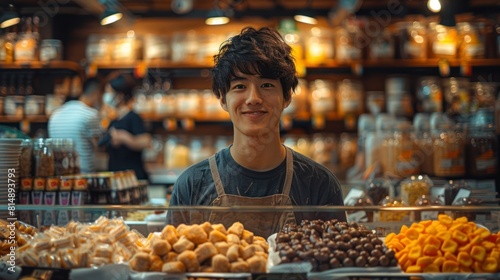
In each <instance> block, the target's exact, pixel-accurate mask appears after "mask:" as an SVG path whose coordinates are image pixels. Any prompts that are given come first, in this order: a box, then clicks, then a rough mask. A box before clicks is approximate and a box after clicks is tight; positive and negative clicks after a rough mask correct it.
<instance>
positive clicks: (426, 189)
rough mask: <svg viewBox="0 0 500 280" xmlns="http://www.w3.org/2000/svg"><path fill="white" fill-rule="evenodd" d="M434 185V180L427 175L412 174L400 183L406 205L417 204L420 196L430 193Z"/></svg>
mask: <svg viewBox="0 0 500 280" xmlns="http://www.w3.org/2000/svg"><path fill="white" fill-rule="evenodd" d="M432 186H433V183H432V180H431V179H430V178H429V176H427V175H416V176H410V177H408V178H406V179H405V180H403V182H401V184H400V188H401V189H400V193H401V199H402V200H403V201H404V202H405V203H406V205H415V203H416V202H417V199H418V198H419V197H421V196H422V195H430V189H431V187H432Z"/></svg>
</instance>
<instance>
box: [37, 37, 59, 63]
mask: <svg viewBox="0 0 500 280" xmlns="http://www.w3.org/2000/svg"><path fill="white" fill-rule="evenodd" d="M62 48H63V47H62V42H61V40H55V39H45V40H42V43H41V44H40V61H42V62H47V61H52V60H62V59H63V57H62V56H63V49H62Z"/></svg>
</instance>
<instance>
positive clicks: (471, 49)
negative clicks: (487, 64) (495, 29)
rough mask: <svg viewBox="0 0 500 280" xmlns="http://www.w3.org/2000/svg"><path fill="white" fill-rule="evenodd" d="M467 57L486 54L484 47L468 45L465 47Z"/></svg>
mask: <svg viewBox="0 0 500 280" xmlns="http://www.w3.org/2000/svg"><path fill="white" fill-rule="evenodd" d="M464 54H465V56H466V57H480V56H483V55H484V47H483V46H481V45H466V46H465V47H464Z"/></svg>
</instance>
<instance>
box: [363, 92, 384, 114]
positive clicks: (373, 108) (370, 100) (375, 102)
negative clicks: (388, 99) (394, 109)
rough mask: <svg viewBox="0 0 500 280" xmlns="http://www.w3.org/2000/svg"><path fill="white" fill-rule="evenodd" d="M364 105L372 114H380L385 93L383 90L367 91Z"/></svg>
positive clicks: (382, 109)
mask: <svg viewBox="0 0 500 280" xmlns="http://www.w3.org/2000/svg"><path fill="white" fill-rule="evenodd" d="M366 107H367V108H368V111H369V112H370V113H371V114H372V115H377V114H380V113H381V112H382V111H384V108H385V95H384V92H383V91H367V92H366Z"/></svg>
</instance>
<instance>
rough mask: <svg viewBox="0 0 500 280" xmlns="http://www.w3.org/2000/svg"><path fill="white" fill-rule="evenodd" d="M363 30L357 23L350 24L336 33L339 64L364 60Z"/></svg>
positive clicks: (336, 52) (336, 51)
mask: <svg viewBox="0 0 500 280" xmlns="http://www.w3.org/2000/svg"><path fill="white" fill-rule="evenodd" d="M360 36H361V30H360V28H359V26H358V25H357V24H356V23H355V22H348V23H346V24H345V25H344V26H342V27H340V28H338V29H337V31H336V33H335V58H336V59H337V60H338V61H339V62H351V61H357V60H360V59H362V55H361V46H360V44H359V43H360V42H362V40H361V38H360Z"/></svg>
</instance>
